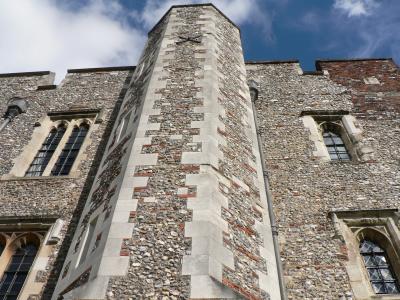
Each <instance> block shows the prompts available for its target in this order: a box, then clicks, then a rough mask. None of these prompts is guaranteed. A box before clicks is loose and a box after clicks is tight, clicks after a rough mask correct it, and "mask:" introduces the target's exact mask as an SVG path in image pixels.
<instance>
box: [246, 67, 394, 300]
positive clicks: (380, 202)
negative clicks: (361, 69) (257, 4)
mask: <svg viewBox="0 0 400 300" xmlns="http://www.w3.org/2000/svg"><path fill="white" fill-rule="evenodd" d="M346 65H347V67H346V70H347V72H346V73H338V74H335V73H333V71H332V70H333V69H334V68H333V67H332V68H331V67H329V65H328V67H327V68H328V69H329V74H330V76H329V75H328V74H327V73H326V72H325V74H326V75H322V73H321V74H319V75H302V73H303V72H302V71H301V69H300V66H299V65H298V63H275V64H274V63H270V64H261V63H260V64H257V63H254V64H247V73H248V79H253V80H255V81H256V82H258V83H259V85H260V87H259V89H260V94H259V98H258V101H257V103H256V108H257V116H258V122H259V126H260V131H261V133H262V136H263V142H264V145H263V151H264V155H265V160H266V165H267V171H268V175H269V179H270V183H271V189H272V194H273V202H274V211H275V213H276V216H277V223H278V225H279V241H280V247H281V256H282V260H283V266H284V275H285V280H286V287H287V291H288V295H289V299H321V300H322V299H324V300H326V299H338V298H339V296H343V295H344V294H345V293H346V292H351V287H350V283H349V279H348V276H347V273H346V269H345V264H346V260H347V251H348V249H346V246H345V245H343V244H342V243H341V242H340V241H339V240H337V239H334V238H333V236H334V235H335V231H334V228H333V224H332V222H331V220H330V219H329V218H328V212H329V211H331V210H334V209H341V210H353V209H354V210H359V209H369V208H371V209H372V208H375V209H379V208H398V206H399V200H400V198H399V197H400V196H399V195H400V186H399V179H400V167H399V163H398V162H399V158H400V156H399V155H400V152H399V149H398V145H399V144H400V134H399V126H400V124H399V119H398V118H396V117H394V118H389V119H387V118H385V119H380V118H368V119H364V118H358V122H359V124H360V126H361V128H362V129H363V141H364V142H365V143H367V144H368V145H369V146H371V147H372V148H373V149H374V151H375V158H376V159H375V160H372V161H369V162H364V163H361V162H358V161H351V162H342V163H335V162H330V161H328V162H323V161H319V160H315V159H314V158H313V156H312V153H313V143H312V142H311V141H310V139H309V134H310V133H309V132H308V131H307V130H306V129H305V127H304V125H303V122H302V120H301V118H300V114H301V112H302V111H312V110H323V111H330V110H331V111H338V110H345V111H350V114H353V115H357V113H359V112H360V108H359V107H358V106H357V103H358V102H353V101H354V98H356V96H357V90H356V91H354V89H353V88H354V86H353V85H351V84H348V86H346V85H345V84H346V83H349V82H351V77H352V76H353V75H352V73H351V72H352V71H349V69H350V70H351V69H352V67H351V65H352V62H348V63H347V64H346ZM362 65H364V66H367V65H368V63H362ZM374 65H375V63H372V67H373V66H374ZM355 66H357V64H355ZM381 67H386V65H382V66H381ZM355 69H357V67H356V68H355ZM372 69H375V70H380V69H381V68H372ZM353 71H354V72H355V75H354V76H356V77H359V76H360V74H359V73H357V72H356V70H353ZM332 73H333V74H332ZM317 74H318V73H317ZM372 75H373V76H376V77H377V78H379V80H382V81H383V83H384V80H383V79H382V78H385V77H386V78H388V76H387V75H382V74H381V73H380V71H379V72H377V73H373V72H372V74H370V75H369V76H372ZM345 79H346V80H345ZM388 80H389V79H388ZM390 80H391V79H390ZM335 81H336V82H337V83H336V82H335ZM383 83H382V85H380V87H379V88H380V89H381V90H382V89H384V87H385V85H384V84H383ZM341 84H343V85H341ZM357 84H360V85H362V83H361V82H358V83H357ZM388 86H389V87H390V88H388V92H391V91H392V89H393V84H390V85H388ZM397 91H398V89H397ZM369 93H370V94H371V93H372V94H373V92H372V91H369ZM377 93H378V91H376V94H377ZM391 101H392V102H393V103H394V102H395V103H398V102H399V99H398V98H396V101H393V100H391ZM381 113H383V114H384V112H379V114H381ZM396 145H397V146H396Z"/></svg>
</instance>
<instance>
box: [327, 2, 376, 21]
mask: <svg viewBox="0 0 400 300" xmlns="http://www.w3.org/2000/svg"><path fill="white" fill-rule="evenodd" d="M378 6H379V4H378V3H377V2H375V0H335V3H334V8H336V9H339V10H342V11H343V12H345V13H346V14H347V16H348V17H357V16H368V15H371V14H372V13H373V10H374V9H376V8H377V7H378Z"/></svg>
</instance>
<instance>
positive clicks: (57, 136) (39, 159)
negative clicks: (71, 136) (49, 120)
mask: <svg viewBox="0 0 400 300" xmlns="http://www.w3.org/2000/svg"><path fill="white" fill-rule="evenodd" d="M64 133H65V127H64V126H63V125H60V126H59V127H58V128H53V129H52V130H51V131H50V133H49V135H48V136H47V138H46V140H45V141H44V142H43V144H42V147H41V148H40V149H39V151H38V152H37V154H36V156H35V158H34V159H33V161H32V163H31V165H30V166H29V169H28V171H26V174H25V176H29V177H31V176H41V175H42V174H43V171H44V169H46V166H47V164H48V163H49V161H50V158H51V157H52V156H53V153H54V151H55V150H56V148H57V146H58V144H59V143H60V141H61V139H62V137H63V135H64Z"/></svg>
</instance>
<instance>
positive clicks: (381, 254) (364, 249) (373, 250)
mask: <svg viewBox="0 0 400 300" xmlns="http://www.w3.org/2000/svg"><path fill="white" fill-rule="evenodd" d="M360 254H361V256H362V258H363V261H364V265H365V267H366V269H367V272H368V276H369V279H370V282H371V285H372V288H373V289H374V292H375V293H376V294H397V293H399V286H398V282H397V280H396V277H395V274H394V272H393V271H392V266H391V265H390V262H389V259H388V256H387V253H386V251H385V250H384V249H383V248H381V247H380V246H379V245H378V244H376V243H374V242H372V241H370V240H364V241H362V242H361V243H360Z"/></svg>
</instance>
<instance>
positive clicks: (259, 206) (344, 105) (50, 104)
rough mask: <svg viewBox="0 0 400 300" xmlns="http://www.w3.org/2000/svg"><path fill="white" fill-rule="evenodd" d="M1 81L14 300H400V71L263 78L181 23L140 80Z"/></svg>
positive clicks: (201, 23) (6, 295) (2, 191)
mask: <svg viewBox="0 0 400 300" xmlns="http://www.w3.org/2000/svg"><path fill="white" fill-rule="evenodd" d="M53 81H54V74H53V73H50V72H29V73H12V74H0V110H1V114H4V115H3V119H1V122H2V123H1V124H0V149H1V151H0V203H1V207H2V210H1V212H0V276H1V279H0V299H4V300H6V299H10V300H11V299H19V300H26V299H27V300H34V299H54V300H56V299H82V300H83V299H87V300H94V299H96V300H97V299H253V300H255V299H260V300H261V299H271V300H279V299H293V300H294V299H321V300H322V299H341V300H350V299H392V300H393V299H400V283H399V280H400V231H399V226H400V223H399V220H400V219H399V217H400V215H399V211H398V208H399V203H400V202H399V201H400V150H399V149H400V147H399V145H400V71H399V68H398V66H397V65H396V64H395V62H394V61H393V60H392V59H390V58H388V59H386V58H377V59H350V60H318V61H316V71H314V72H305V71H303V70H302V69H301V68H300V65H299V62H298V61H248V62H245V61H244V58H243V51H242V45H241V36H240V29H239V28H238V27H237V26H236V25H235V24H234V23H232V22H231V21H230V20H229V19H228V18H227V17H226V16H225V15H224V14H223V12H221V11H219V10H218V9H217V8H216V7H215V6H214V5H212V4H202V5H178V6H173V7H171V9H170V10H169V11H168V12H167V13H166V14H165V15H164V16H163V18H162V19H161V20H160V21H159V22H158V23H157V24H156V25H155V27H154V28H153V29H152V30H151V31H150V32H149V38H148V41H147V44H146V45H145V48H144V50H143V54H142V56H141V58H140V60H139V62H138V64H137V66H136V67H111V68H92V69H73V70H68V74H67V76H66V77H65V79H64V80H63V81H62V82H61V83H60V84H59V85H57V86H56V85H54V83H53Z"/></svg>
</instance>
